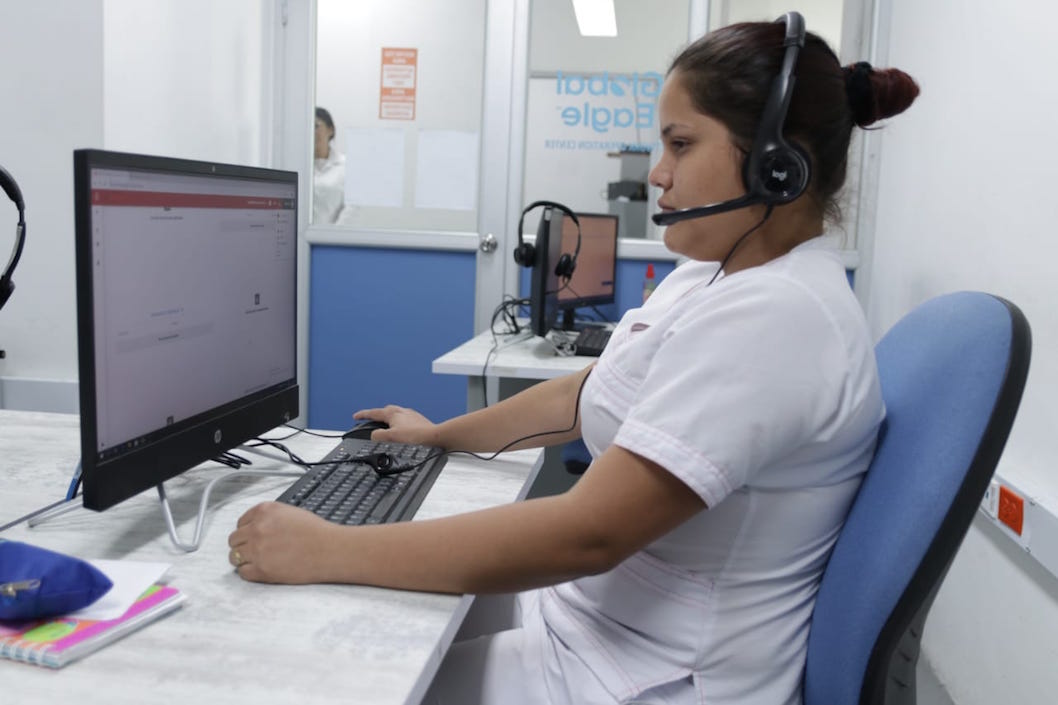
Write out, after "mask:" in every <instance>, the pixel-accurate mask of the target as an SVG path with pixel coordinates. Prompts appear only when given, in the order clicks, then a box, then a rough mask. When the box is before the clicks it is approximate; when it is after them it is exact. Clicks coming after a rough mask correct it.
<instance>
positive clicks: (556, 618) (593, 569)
mask: <svg viewBox="0 0 1058 705" xmlns="http://www.w3.org/2000/svg"><path fill="white" fill-rule="evenodd" d="M790 17H795V18H797V19H799V16H797V15H795V13H791V15H790V16H788V21H789V18H790ZM785 31H786V30H785V28H784V25H783V23H781V22H780V23H764V22H761V23H741V24H735V25H731V26H728V27H723V28H720V29H717V30H715V31H713V32H711V33H709V34H707V35H706V36H704V37H703V38H701V39H699V40H698V41H696V42H694V43H692V44H691V45H690V46H688V47H687V48H686V49H685V50H684V51H683V52H682V53H681V54H680V55H679V56H678V57H677V58H676V59H675V60H674V62H673V63H672V66H671V68H670V69H669V71H668V74H667V76H666V79H665V83H664V86H663V88H662V91H661V94H660V97H659V104H658V115H659V119H660V128H661V142H662V149H663V151H662V155H661V158H660V160H659V161H658V163H657V164H656V166H655V167H654V168H653V170H652V171H651V173H650V181H651V183H652V184H653V185H654V186H656V187H658V188H660V189H661V196H660V198H659V201H658V205H659V206H660V209H661V212H662V213H672V212H675V211H677V210H682V209H686V208H691V207H695V206H701V205H702V204H711V203H717V202H721V201H725V200H731V199H736V198H739V197H740V196H742V195H744V194H745V193H746V184H745V181H744V179H743V173H742V169H743V164H744V162H745V161H746V159H747V155H749V154H751V153H752V151H753V147H754V141H755V139H756V135H757V130H758V125H759V124H760V123H761V116H762V114H763V113H764V106H765V104H766V101H767V99H768V96H769V94H770V92H771V87H772V84H773V81H774V80H775V78H776V76H778V75H779V73H780V66H781V65H782V62H783V60H784V56H786V55H787V50H786V48H785V46H784V38H785ZM795 75H796V82H795V83H794V88H793V92H792V98H791V102H790V105H789V110H788V112H787V114H786V119H785V122H783V123H782V124H783V130H782V131H783V136H784V139H785V140H786V142H788V143H791V144H792V145H796V146H797V147H799V148H800V149H801V150H803V151H804V152H805V154H806V155H807V157H808V162H809V165H810V171H809V173H810V178H809V180H808V185H807V189H806V190H805V191H804V192H803V193H802V194H801V195H800V196H798V197H797V198H795V199H794V200H792V201H791V202H789V203H785V204H781V205H775V204H766V203H765V204H756V205H751V206H748V207H744V208H739V209H736V210H730V211H727V212H723V213H716V214H713V215H710V216H709V217H699V218H693V219H686V220H680V221H679V222H676V223H674V224H671V225H669V227H668V228H667V229H666V231H665V234H664V241H665V244H666V246H667V247H668V248H669V249H670V250H672V251H674V252H676V253H678V254H681V255H685V256H686V257H687V258H688V260H689V261H688V262H687V263H686V264H684V265H682V266H680V267H678V268H676V270H675V271H673V272H672V274H670V275H668V276H667V277H666V278H665V279H664V280H663V281H661V282H660V283H659V284H658V286H657V288H656V289H655V290H654V292H653V293H652V294H651V296H650V298H649V299H647V300H646V301H645V302H644V304H643V306H642V307H641V308H636V309H632V310H630V311H628V312H627V313H626V314H625V315H624V316H623V317H622V319H621V321H620V323H619V324H618V326H617V328H616V329H615V330H614V333H613V335H612V337H611V339H610V343H609V345H608V346H607V347H606V349H605V351H604V352H603V354H602V355H601V356H600V357H599V358H598V361H597V362H596V363H595V364H594V365H593V366H591V367H588V368H586V369H585V370H583V371H581V372H578V373H575V374H572V375H569V376H566V377H562V378H557V379H552V380H547V381H545V382H542V383H540V384H537V385H535V386H533V387H530V388H529V389H527V390H525V391H523V392H521V393H520V394H517V395H515V396H513V397H510V398H508V399H506V400H504V401H501V402H500V403H498V404H495V405H493V406H490V407H488V408H485V409H481V410H478V411H475V412H472V413H469V414H466V415H463V416H459V417H456V418H453V419H449V420H447V421H445V422H443V423H432V422H430V421H429V420H428V419H426V418H425V417H423V416H422V415H421V414H419V413H417V412H415V411H413V410H411V409H406V408H402V407H399V406H392V405H391V406H386V407H384V408H376V409H365V410H362V411H358V412H357V413H356V414H354V417H355V418H358V419H374V420H380V421H384V422H385V423H386V424H388V428H386V429H382V430H376V431H374V433H373V435H372V438H373V439H374V440H379V441H402V442H409V443H423V444H428V445H435V446H441V447H444V448H447V449H451V450H453V451H454V450H457V449H458V450H465V451H477V452H482V451H494V450H498V449H500V448H505V447H515V448H519V447H530V446H539V445H544V444H547V445H557V444H561V443H565V442H567V441H570V440H572V439H575V438H579V437H583V439H584V441H585V443H586V445H587V446H588V449H589V450H590V451H591V455H592V462H591V464H590V466H589V467H588V469H587V471H586V472H585V473H584V475H583V476H582V477H581V478H580V480H579V481H578V482H577V484H575V485H574V486H573V487H572V488H571V489H570V490H568V491H567V492H565V493H564V494H561V495H558V496H553V497H543V498H538V499H532V500H528V501H523V502H518V503H514V504H509V505H505V506H500V507H495V508H491V509H487V510H484V511H478V512H473V513H469V514H463V515H457V516H450V517H444V518H439V519H432V520H424V521H412V522H403V523H398V524H390V525H383V526H364V527H343V526H337V525H334V524H330V523H328V522H326V521H324V520H322V519H319V518H317V517H316V516H314V515H313V514H310V513H308V512H306V511H303V510H301V509H296V508H293V507H290V506H287V505H281V504H276V503H264V504H260V505H257V506H256V507H254V508H252V509H250V510H249V511H247V512H246V513H245V514H244V515H243V516H242V517H241V518H240V519H239V521H238V526H237V528H236V529H235V531H234V532H233V533H232V534H231V536H230V537H229V545H230V546H231V548H232V552H231V554H230V556H229V560H230V561H231V562H232V563H233V564H234V565H235V566H236V569H237V571H238V573H239V575H240V576H242V577H243V578H245V579H247V580H254V581H261V582H276V583H360V584H368V585H381V586H388V587H394V588H403V589H409V590H429V591H437V592H450V593H476V594H483V593H517V606H518V610H517V612H516V621H514V622H513V623H512V624H511V625H510V628H504V629H502V630H500V631H496V632H494V633H488V634H484V635H482V636H478V637H476V638H472V639H468V640H464V641H460V642H458V643H456V644H454V645H453V646H452V648H451V649H450V650H449V651H448V653H447V655H446V657H445V661H444V663H443V664H442V666H441V669H440V671H439V673H438V676H437V678H435V680H434V682H433V685H432V687H431V691H430V692H429V693H428V695H427V700H426V702H434V703H445V704H448V703H458V704H460V705H469V704H472V703H490V704H491V703H499V704H502V705H522V704H525V705H528V704H529V703H554V704H565V703H582V704H583V703H592V704H603V703H606V704H613V703H629V702H635V703H670V704H679V705H684V704H686V705H690V704H691V703H699V704H700V703H710V704H713V705H733V704H735V703H740V704H741V703H754V704H755V705H795V704H797V703H800V702H801V679H802V674H803V670H804V664H805V654H806V648H807V638H808V629H809V623H810V621H811V615H812V608H813V605H814V600H815V595H816V591H817V588H818V585H819V581H820V578H821V576H822V573H823V570H824V568H825V566H826V563H827V559H828V557H829V555H830V551H831V548H832V547H833V545H834V542H835V541H836V539H837V536H838V534H839V532H840V531H841V527H842V525H843V523H844V521H845V517H846V514H847V512H848V510H849V507H850V505H851V503H852V501H853V498H854V497H855V495H856V492H857V490H858V488H859V486H860V483H861V480H862V478H863V475H864V473H865V471H866V470H867V467H868V466H869V464H870V462H871V459H872V457H873V453H874V448H875V445H876V442H877V434H878V429H879V426H880V424H881V422H882V419H883V418H884V415H885V410H884V405H883V402H882V397H881V391H880V388H879V381H878V373H877V366H876V364H875V359H874V348H873V344H872V340H871V335H870V332H869V330H868V327H867V324H866V321H865V319H864V315H863V311H862V309H861V306H860V304H859V302H858V301H857V300H856V298H855V296H854V295H853V293H852V290H851V288H850V287H849V285H848V281H847V279H846V275H845V268H844V265H843V263H842V260H841V257H840V252H839V251H838V250H837V249H836V246H835V245H836V244H835V243H834V242H832V241H831V240H830V238H828V237H825V236H823V230H824V222H825V220H826V219H827V217H828V216H829V217H831V219H833V217H834V216H836V215H837V213H838V210H837V207H836V204H837V194H838V192H839V190H840V189H841V187H842V184H843V182H844V180H845V172H846V167H847V158H848V149H849V143H850V138H851V134H852V130H853V128H854V127H856V126H859V127H866V126H868V125H872V124H873V123H875V122H876V121H878V120H880V119H883V118H887V117H890V116H893V115H896V114H898V113H900V112H902V111H904V110H905V109H906V108H908V107H909V106H910V105H911V103H912V102H913V101H914V99H915V97H916V96H917V95H918V86H917V85H916V84H915V82H914V81H913V80H912V78H911V77H910V76H908V75H907V74H906V73H904V72H902V71H899V70H897V69H874V68H872V67H870V66H869V65H868V64H865V63H862V62H861V63H857V64H854V65H851V66H847V67H842V66H841V65H840V64H839V62H838V59H837V56H836V55H835V54H834V52H833V51H832V50H831V49H830V48H829V47H828V46H827V45H826V43H825V42H824V41H823V40H822V39H821V38H820V37H819V36H817V35H815V34H813V33H811V32H809V33H807V36H806V38H805V42H804V46H803V49H802V50H801V51H800V52H799V55H798V57H797V61H796V68H795ZM718 265H719V266H718ZM512 442H513V443H512Z"/></svg>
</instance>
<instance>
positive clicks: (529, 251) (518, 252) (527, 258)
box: [514, 201, 580, 279]
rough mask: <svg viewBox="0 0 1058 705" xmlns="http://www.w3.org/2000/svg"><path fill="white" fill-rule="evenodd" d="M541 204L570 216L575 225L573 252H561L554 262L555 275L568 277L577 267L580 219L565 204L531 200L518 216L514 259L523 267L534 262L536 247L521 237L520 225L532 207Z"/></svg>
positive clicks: (537, 206)
mask: <svg viewBox="0 0 1058 705" xmlns="http://www.w3.org/2000/svg"><path fill="white" fill-rule="evenodd" d="M541 206H547V207H549V208H554V209H556V210H560V211H562V212H563V213H565V214H566V215H568V216H569V217H570V220H572V221H573V224H574V225H576V226H577V246H576V248H574V250H573V254H572V255H570V254H568V253H565V252H564V253H562V256H560V257H559V258H558V262H556V263H555V276H558V277H561V278H563V279H569V278H570V277H571V276H573V271H574V270H575V269H576V268H577V255H579V254H580V220H578V219H577V214H576V213H574V212H573V211H572V210H570V209H569V208H568V207H567V206H564V205H562V204H561V203H556V202H554V201H533V202H532V203H530V204H529V205H528V206H526V207H525V209H524V210H523V211H522V215H521V217H519V218H518V229H517V231H516V232H517V233H518V247H516V248H514V261H515V262H517V263H518V264H520V265H522V266H523V267H532V266H533V265H534V264H535V263H536V247H535V246H534V245H533V244H532V243H528V242H526V241H525V238H523V237H522V226H523V225H524V224H525V215H526V213H528V212H529V211H531V210H533V209H534V208H539V207H541Z"/></svg>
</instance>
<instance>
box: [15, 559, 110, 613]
mask: <svg viewBox="0 0 1058 705" xmlns="http://www.w3.org/2000/svg"><path fill="white" fill-rule="evenodd" d="M112 586H113V583H111V582H110V578H108V577H107V576H106V575H104V574H103V573H102V572H100V571H99V569H98V568H96V567H95V566H93V565H92V564H91V563H87V562H85V561H83V560H81V559H80V558H74V557H73V556H67V555H65V554H62V553H56V552H55V551H49V550H47V549H45V548H38V547H37V546H31V545H29V544H27V543H21V542H19V541H5V540H3V539H0V619H2V620H12V619H37V618H40V617H50V616H54V615H61V614H66V613H67V612H73V611H74V610H79V609H81V608H82V607H87V606H88V605H90V604H92V603H93V602H95V601H96V600H98V599H99V598H100V597H102V596H103V595H105V594H106V592H107V591H108V590H110V588H111V587H112Z"/></svg>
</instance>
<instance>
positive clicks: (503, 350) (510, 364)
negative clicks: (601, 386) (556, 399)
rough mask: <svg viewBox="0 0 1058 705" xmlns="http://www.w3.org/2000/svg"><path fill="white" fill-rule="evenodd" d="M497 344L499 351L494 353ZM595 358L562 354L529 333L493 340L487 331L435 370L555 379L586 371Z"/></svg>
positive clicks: (435, 365) (453, 352) (439, 361)
mask: <svg viewBox="0 0 1058 705" xmlns="http://www.w3.org/2000/svg"><path fill="white" fill-rule="evenodd" d="M494 345H495V346H496V350H495V352H492V349H493V346H494ZM490 353H491V354H490ZM595 359H596V358H593V357H584V356H581V355H559V354H558V353H556V352H555V348H554V346H553V345H552V344H551V343H550V342H549V341H547V340H545V339H544V338H540V337H526V334H525V333H516V334H515V335H497V336H496V338H495V339H493V336H492V333H490V332H489V331H485V332H484V333H479V334H478V335H476V336H474V337H473V338H471V339H470V340H468V341H467V342H465V343H463V344H462V345H460V346H459V347H457V348H454V349H452V350H449V351H448V352H446V353H445V354H444V355H442V356H441V357H439V358H437V359H436V360H434V361H433V366H432V368H431V369H432V370H433V372H434V373H435V374H450V375H468V376H471V377H473V376H479V377H480V376H482V375H485V376H488V377H506V378H511V379H551V378H552V377H561V376H562V375H565V374H569V373H570V372H576V371H577V370H582V369H584V368H585V367H587V366H588V365H590V364H592V362H594V361H595ZM486 360H487V361H488V366H487V367H486Z"/></svg>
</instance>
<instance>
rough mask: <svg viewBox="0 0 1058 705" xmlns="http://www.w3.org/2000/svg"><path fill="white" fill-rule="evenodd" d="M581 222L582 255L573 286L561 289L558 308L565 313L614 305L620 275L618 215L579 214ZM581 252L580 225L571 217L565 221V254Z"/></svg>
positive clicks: (558, 295)
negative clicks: (578, 240)
mask: <svg viewBox="0 0 1058 705" xmlns="http://www.w3.org/2000/svg"><path fill="white" fill-rule="evenodd" d="M577 220H578V221H579V222H580V253H579V254H578V255H577V267H576V269H574V270H573V276H572V277H570V280H569V283H568V284H566V285H562V284H561V283H560V285H559V289H558V294H557V298H558V308H559V309H561V310H564V311H572V310H573V309H576V308H580V307H583V306H598V305H600V304H610V303H613V302H614V278H615V276H616V274H617V225H618V220H617V216H616V215H609V214H603V213H577ZM576 248H577V225H576V223H574V222H573V219H572V218H570V217H569V216H568V215H567V216H564V217H563V218H562V247H561V252H567V253H568V252H574V251H575V250H576Z"/></svg>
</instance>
